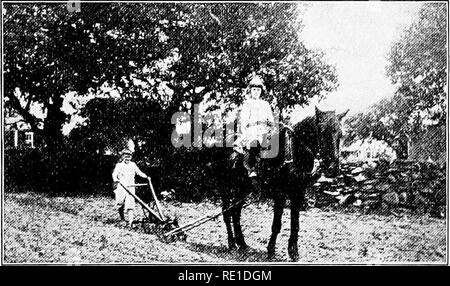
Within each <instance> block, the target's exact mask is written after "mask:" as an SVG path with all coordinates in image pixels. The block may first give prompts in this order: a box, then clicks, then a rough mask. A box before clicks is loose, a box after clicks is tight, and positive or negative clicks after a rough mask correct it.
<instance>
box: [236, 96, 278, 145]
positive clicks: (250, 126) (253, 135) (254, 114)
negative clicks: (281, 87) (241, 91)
mask: <svg viewBox="0 0 450 286" xmlns="http://www.w3.org/2000/svg"><path fill="white" fill-rule="evenodd" d="M268 123H272V124H273V123H274V116H273V113H272V108H271V107H270V104H269V103H268V102H267V101H265V100H262V99H251V98H250V99H247V100H246V101H245V102H244V104H243V105H242V108H241V113H240V125H241V126H240V127H241V137H240V138H239V139H238V140H237V141H236V142H235V145H237V146H246V148H247V149H250V144H251V143H252V142H254V141H255V140H256V141H258V142H259V143H260V144H263V138H264V135H266V134H268V133H269V132H270V127H269V126H268Z"/></svg>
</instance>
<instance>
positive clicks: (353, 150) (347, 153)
mask: <svg viewBox="0 0 450 286" xmlns="http://www.w3.org/2000/svg"><path fill="white" fill-rule="evenodd" d="M341 154H342V157H343V158H344V160H345V161H347V162H368V161H378V160H380V159H385V160H388V161H393V160H395V159H396V158H397V154H396V152H395V151H394V149H393V148H392V147H391V146H389V145H388V144H387V143H386V142H385V141H383V140H377V139H375V138H372V137H369V138H365V139H358V140H356V141H355V142H353V143H352V144H351V145H349V146H346V147H343V148H342V150H341Z"/></svg>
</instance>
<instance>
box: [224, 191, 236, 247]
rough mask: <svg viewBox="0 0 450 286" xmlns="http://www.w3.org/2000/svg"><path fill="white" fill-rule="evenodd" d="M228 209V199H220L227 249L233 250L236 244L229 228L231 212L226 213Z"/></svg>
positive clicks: (230, 227)
mask: <svg viewBox="0 0 450 286" xmlns="http://www.w3.org/2000/svg"><path fill="white" fill-rule="evenodd" d="M229 207H230V199H229V198H222V211H223V214H222V215H223V221H224V222H225V226H226V228H227V234H228V248H229V249H234V248H235V247H236V243H235V240H234V236H233V229H232V226H231V211H229V210H228V211H226V210H227V209H228V208H229Z"/></svg>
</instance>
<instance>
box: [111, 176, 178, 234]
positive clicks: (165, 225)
mask: <svg viewBox="0 0 450 286" xmlns="http://www.w3.org/2000/svg"><path fill="white" fill-rule="evenodd" d="M119 184H120V185H121V186H122V187H123V188H124V189H125V191H126V192H127V193H128V194H130V195H131V196H132V197H133V198H134V199H135V200H136V201H137V202H138V203H139V204H140V205H141V206H142V210H143V212H144V217H143V218H142V219H141V220H138V221H136V222H135V223H138V224H140V225H141V226H142V229H143V230H144V232H145V233H152V234H156V235H158V236H159V237H160V238H162V239H164V240H165V241H174V240H177V239H181V240H186V234H185V232H184V231H182V232H177V233H176V234H174V235H170V236H167V235H165V234H166V233H167V232H170V231H172V230H177V229H179V225H178V220H177V219H176V218H175V219H172V218H170V217H167V216H165V215H164V214H163V210H162V206H161V204H160V202H159V200H158V198H157V197H156V193H155V189H154V188H153V184H152V181H151V180H150V178H149V179H148V183H147V184H134V185H128V186H125V185H124V184H122V182H119ZM142 186H148V187H149V188H150V191H151V193H152V197H153V200H154V203H155V206H156V211H155V210H153V209H152V208H151V207H150V206H149V205H148V204H146V203H145V202H144V201H143V200H142V199H141V198H139V197H138V196H137V195H136V194H134V193H133V192H132V191H130V189H129V188H131V187H142Z"/></svg>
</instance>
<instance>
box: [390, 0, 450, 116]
mask: <svg viewBox="0 0 450 286" xmlns="http://www.w3.org/2000/svg"><path fill="white" fill-rule="evenodd" d="M446 27H447V5H446V4H445V3H426V4H423V6H422V8H421V9H420V11H419V15H418V18H417V19H416V20H415V21H414V22H413V24H412V25H411V26H410V27H409V28H407V29H406V30H405V31H404V33H403V34H402V36H401V38H400V39H399V40H398V41H397V42H395V43H394V44H393V46H392V48H391V51H390V53H389V56H388V59H389V61H390V65H389V66H388V67H387V74H388V76H389V77H390V78H391V80H392V82H393V83H394V84H396V85H397V86H398V90H397V94H398V96H401V97H402V101H403V105H402V106H400V108H399V109H398V110H397V112H399V113H402V114H406V115H408V116H409V117H410V118H411V119H412V120H413V121H415V122H416V123H418V124H421V123H423V122H422V121H423V119H424V117H425V116H422V118H419V116H420V114H421V113H422V114H423V113H426V114H427V115H428V116H427V117H428V119H430V118H431V119H436V120H439V122H440V124H445V118H446V112H445V110H446V105H447V93H446V87H447V71H446V66H447V41H446V37H447V36H446V35H447V34H446ZM399 117H404V116H399ZM402 119H403V118H402Z"/></svg>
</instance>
